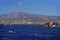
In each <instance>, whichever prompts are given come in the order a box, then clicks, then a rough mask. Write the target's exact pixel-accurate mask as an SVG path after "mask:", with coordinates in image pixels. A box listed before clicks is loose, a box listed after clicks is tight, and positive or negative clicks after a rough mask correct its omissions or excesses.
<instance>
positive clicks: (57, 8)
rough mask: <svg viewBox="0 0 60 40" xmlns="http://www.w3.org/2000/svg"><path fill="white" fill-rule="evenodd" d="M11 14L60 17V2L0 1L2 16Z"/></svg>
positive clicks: (56, 0) (37, 0) (46, 0)
mask: <svg viewBox="0 0 60 40" xmlns="http://www.w3.org/2000/svg"><path fill="white" fill-rule="evenodd" d="M10 12H28V13H35V14H41V15H53V16H60V0H0V15H1V14H5V13H10Z"/></svg>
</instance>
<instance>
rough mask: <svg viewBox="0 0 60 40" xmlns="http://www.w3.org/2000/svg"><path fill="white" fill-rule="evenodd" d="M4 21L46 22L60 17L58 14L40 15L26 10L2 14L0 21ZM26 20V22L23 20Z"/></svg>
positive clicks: (59, 19) (58, 19)
mask: <svg viewBox="0 0 60 40" xmlns="http://www.w3.org/2000/svg"><path fill="white" fill-rule="evenodd" d="M3 21H5V22H7V23H16V21H17V24H18V23H22V24H23V23H27V22H31V23H44V22H49V21H51V22H55V21H60V17H58V16H45V15H38V14H29V13H26V12H12V13H9V14H5V15H0V23H2V22H3ZM23 21H24V22H23Z"/></svg>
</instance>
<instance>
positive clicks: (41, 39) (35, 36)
mask: <svg viewBox="0 0 60 40" xmlns="http://www.w3.org/2000/svg"><path fill="white" fill-rule="evenodd" d="M0 40H60V26H55V27H53V26H51V27H48V28H47V27H45V26H44V25H43V24H7V25H4V24H0Z"/></svg>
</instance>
